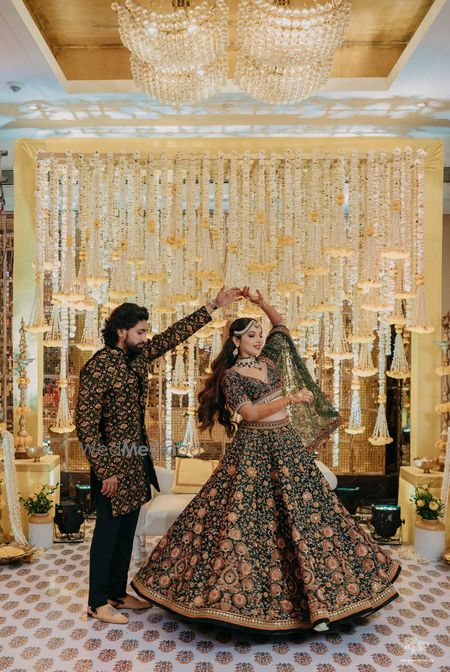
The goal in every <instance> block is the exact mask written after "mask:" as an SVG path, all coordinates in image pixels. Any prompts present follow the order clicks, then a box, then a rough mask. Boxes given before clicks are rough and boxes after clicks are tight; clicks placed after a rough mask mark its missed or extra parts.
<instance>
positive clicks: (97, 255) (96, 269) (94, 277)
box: [86, 220, 106, 285]
mask: <svg viewBox="0 0 450 672" xmlns="http://www.w3.org/2000/svg"><path fill="white" fill-rule="evenodd" d="M88 234H89V231H87V232H86V240H87V241H89V235H88ZM104 282H106V277H105V272H104V270H103V254H102V245H101V241H100V222H99V221H98V220H96V221H95V222H94V235H93V237H92V243H91V244H90V245H89V246H88V257H87V284H88V285H101V284H103V283H104Z"/></svg>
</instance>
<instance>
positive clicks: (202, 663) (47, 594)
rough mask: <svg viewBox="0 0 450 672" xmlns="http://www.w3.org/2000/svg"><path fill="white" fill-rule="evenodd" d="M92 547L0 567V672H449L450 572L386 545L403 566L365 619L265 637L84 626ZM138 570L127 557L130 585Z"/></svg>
mask: <svg viewBox="0 0 450 672" xmlns="http://www.w3.org/2000/svg"><path fill="white" fill-rule="evenodd" d="M150 541H151V542H153V544H154V543H155V540H154V539H151V540H150ZM89 542H90V539H89V535H88V537H87V538H86V540H85V541H83V542H82V543H80V544H55V546H54V547H53V548H52V549H49V550H48V551H45V552H43V553H42V554H40V555H38V557H37V558H36V560H35V562H33V563H32V564H17V565H2V566H0V670H8V672H67V670H71V671H73V672H138V671H139V672H141V671H142V672H143V671H144V670H145V671H146V672H181V671H186V672H221V671H223V672H263V671H264V670H267V671H270V672H298V671H301V670H305V672H306V671H307V670H308V671H309V670H314V671H315V672H342V670H349V672H378V671H379V670H396V671H398V672H420V671H421V670H431V671H432V672H450V580H449V579H450V572H449V568H448V567H447V566H446V565H444V564H442V563H431V562H426V561H423V560H420V559H419V558H417V557H416V556H415V554H414V552H413V550H412V549H411V548H410V547H406V546H405V547H399V548H394V550H393V551H392V547H391V551H392V552H393V555H394V557H398V558H399V559H400V562H401V564H402V568H403V569H402V573H401V574H400V577H399V579H398V581H397V583H396V586H397V587H398V590H399V592H400V598H399V599H397V600H396V601H395V602H393V603H391V604H389V605H388V606H387V607H385V608H384V609H382V610H381V611H379V612H377V613H376V614H374V615H373V616H371V617H370V618H369V619H367V620H360V621H359V622H355V623H352V624H346V625H344V624H342V625H336V626H335V627H333V626H331V629H330V630H329V631H328V632H325V633H317V632H300V633H298V634H293V635H286V636H283V635H277V636H268V635H262V634H258V633H255V634H254V635H252V634H247V633H243V632H239V631H235V630H231V629H224V628H219V627H216V626H214V625H199V624H192V623H188V622H185V621H183V620H182V619H181V618H176V617H175V616H173V615H171V614H169V613H167V612H165V611H163V610H162V609H160V608H158V607H155V606H154V607H151V608H150V609H148V610H146V611H144V612H140V613H138V612H134V613H133V612H127V613H128V614H130V622H129V624H128V625H126V626H114V625H109V624H106V623H101V622H100V621H97V620H91V619H89V620H87V618H86V616H85V607H86V598H87V572H88V551H89ZM148 552H149V549H147V551H146V553H148ZM139 564H140V563H139V562H138V561H137V559H133V563H132V568H131V570H130V578H131V577H132V576H133V575H134V573H135V571H136V569H137V567H138V565H139Z"/></svg>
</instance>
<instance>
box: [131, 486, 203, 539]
mask: <svg viewBox="0 0 450 672" xmlns="http://www.w3.org/2000/svg"><path fill="white" fill-rule="evenodd" d="M194 497H195V495H193V494H192V495H176V496H175V495H172V494H170V495H169V494H167V495H158V496H157V497H155V498H154V499H152V500H151V501H150V502H147V503H146V504H144V506H143V507H142V508H141V511H140V514H139V521H138V524H137V528H136V534H137V535H146V536H149V537H151V536H152V535H160V534H165V533H166V532H167V530H168V529H169V527H171V526H172V525H173V524H174V522H175V521H176V519H177V518H178V516H179V515H180V513H181V512H182V511H183V510H184V509H185V508H186V506H187V505H188V504H189V503H190V502H191V501H192V500H193V499H194Z"/></svg>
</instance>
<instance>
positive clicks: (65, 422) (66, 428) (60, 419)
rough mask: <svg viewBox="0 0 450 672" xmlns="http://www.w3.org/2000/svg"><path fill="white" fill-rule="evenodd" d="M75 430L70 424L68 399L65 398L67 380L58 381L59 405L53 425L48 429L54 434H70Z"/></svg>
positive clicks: (71, 423) (70, 416)
mask: <svg viewBox="0 0 450 672" xmlns="http://www.w3.org/2000/svg"><path fill="white" fill-rule="evenodd" d="M74 429H75V425H74V424H73V422H72V415H71V413H70V408H69V398H68V396H67V380H64V379H60V381H59V404H58V412H57V414H56V420H55V424H54V425H53V426H52V427H50V431H51V432H55V433H56V434H70V433H71V432H73V430H74Z"/></svg>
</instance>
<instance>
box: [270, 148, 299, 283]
mask: <svg viewBox="0 0 450 672" xmlns="http://www.w3.org/2000/svg"><path fill="white" fill-rule="evenodd" d="M302 164H303V160H302V153H301V151H300V150H297V151H296V152H295V155H294V177H293V185H292V190H293V193H292V207H293V237H294V251H293V254H294V260H295V272H296V275H297V278H298V282H299V284H300V285H303V283H304V276H303V272H302V270H301V268H302V265H303V255H304V252H305V251H304V248H303V244H302V237H303V236H302V229H303V228H304V227H303V222H304V221H305V216H304V215H305V213H304V212H303V209H304V208H303V202H302V193H303V188H304V185H303V168H302ZM270 256H271V257H273V256H275V255H274V254H273V252H271V255H270ZM274 263H276V262H274Z"/></svg>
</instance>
